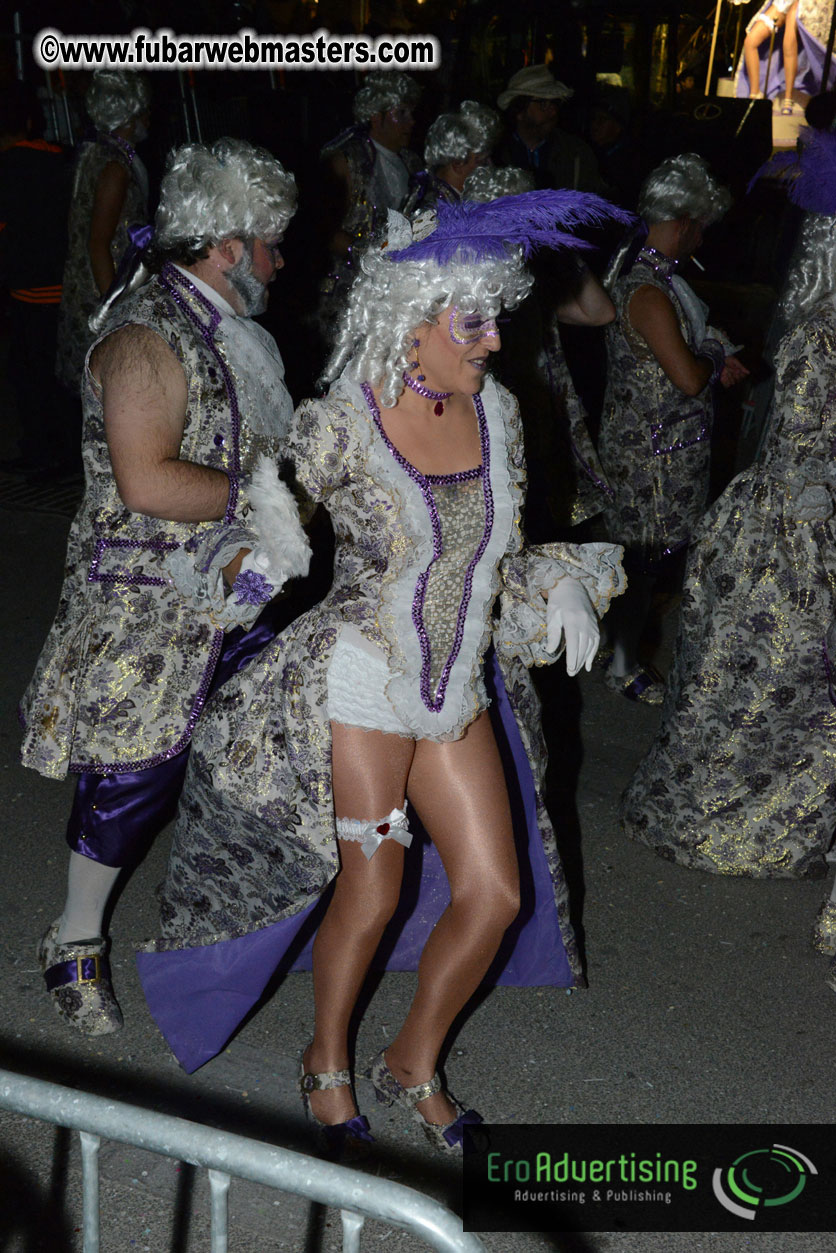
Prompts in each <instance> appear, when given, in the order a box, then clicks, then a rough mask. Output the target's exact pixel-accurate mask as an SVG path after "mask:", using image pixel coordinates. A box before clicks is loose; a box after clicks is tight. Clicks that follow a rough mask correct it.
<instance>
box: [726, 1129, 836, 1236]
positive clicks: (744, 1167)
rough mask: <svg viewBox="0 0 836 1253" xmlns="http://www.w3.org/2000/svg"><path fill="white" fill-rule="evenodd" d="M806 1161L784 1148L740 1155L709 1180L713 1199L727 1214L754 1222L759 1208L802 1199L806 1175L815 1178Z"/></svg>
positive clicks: (782, 1146)
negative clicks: (714, 1197)
mask: <svg viewBox="0 0 836 1253" xmlns="http://www.w3.org/2000/svg"><path fill="white" fill-rule="evenodd" d="M818 1173H819V1172H818V1171H817V1170H816V1168H815V1166H814V1165H813V1163H812V1162H811V1161H810V1159H809V1157H805V1155H804V1154H803V1153H801V1152H800V1151H799V1150H798V1149H791V1148H790V1147H789V1145H787V1144H773V1145H772V1146H771V1147H770V1148H768V1149H752V1150H751V1151H750V1152H748V1153H741V1154H740V1156H739V1157H736V1158H735V1160H734V1161H733V1162H732V1164H731V1166H728V1167H726V1169H725V1170H724V1169H723V1168H722V1167H721V1166H718V1167H717V1169H716V1170H715V1171H714V1175H713V1176H712V1185H713V1188H714V1195H715V1196H716V1198H717V1200H718V1201H719V1202H720V1204H721V1205H723V1206H725V1208H726V1209H727V1210H728V1211H729V1213H730V1214H737V1215H738V1217H739V1218H748V1219H750V1220H754V1218H755V1216H756V1215H757V1212H758V1209H759V1207H761V1206H770V1205H789V1203H790V1201H794V1200H795V1199H796V1198H797V1197H799V1196H801V1193H802V1192H803V1191H804V1185H805V1184H806V1182H807V1177H808V1175H817V1174H818Z"/></svg>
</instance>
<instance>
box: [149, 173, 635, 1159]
mask: <svg viewBox="0 0 836 1253" xmlns="http://www.w3.org/2000/svg"><path fill="white" fill-rule="evenodd" d="M603 212H609V206H607V205H606V204H605V203H604V202H601V201H599V200H598V199H597V198H596V197H586V196H578V195H576V194H575V193H570V192H531V193H528V194H525V195H521V196H516V197H508V198H506V199H505V200H499V201H495V202H493V203H492V204H484V205H483V204H460V205H441V206H439V209H438V217H437V218H436V216H435V214H428V215H419V217H418V218H417V219H416V220H415V221H414V222H412V223H409V222H408V221H407V220H406V219H405V218H403V217H401V216H400V215H399V214H395V213H393V214H390V218H389V228H388V240H387V242H386V244H385V245H384V246H383V247H380V246H378V247H373V248H371V249H370V250H369V252H368V253H367V254H366V256H365V258H364V260H363V263H362V269H361V273H360V276H359V277H358V279H357V280H356V282H355V285H354V287H353V289H352V292H351V295H350V297H349V302H348V307H347V309H346V311H345V313H344V315H343V319H342V322H341V325H340V327H339V328H338V340H337V348H336V350H335V355H334V357H333V359H332V362H331V363H330V368H329V376H330V378H331V380H332V381H331V386H330V390H329V392H328V394H327V396H326V397H325V398H324V399H322V400H311V401H305V402H304V403H303V404H302V405H301V406H300V407H299V409H298V410H297V412H296V415H295V419H294V423H293V427H292V431H291V441H290V442H291V455H292V457H293V460H294V462H295V465H296V472H297V477H298V480H299V483H300V485H301V486H302V488H303V489H304V491H305V492H306V493H307V495H308V496H309V497H310V498H311V499H312V500H314V501H317V502H321V503H323V504H324V505H325V507H326V508H327V509H328V511H329V513H330V515H331V519H332V522H333V525H334V530H335V532H336V557H335V566H334V582H333V585H332V587H331V590H330V592H329V593H328V595H327V596H326V598H325V599H324V600H323V601H322V603H321V604H320V605H318V606H317V607H316V608H315V609H313V610H311V611H310V612H309V613H307V614H305V615H303V617H301V618H300V619H298V621H297V622H296V623H294V624H293V626H292V627H291V628H290V629H289V630H287V631H285V632H283V633H282V634H281V635H280V636H279V637H277V639H276V641H275V643H273V644H271V645H269V646H268V647H267V649H266V650H265V651H264V652H263V653H262V654H261V655H260V656H259V658H258V659H257V660H256V661H254V662H253V663H252V664H251V665H250V666H249V667H248V668H247V669H245V670H244V671H242V673H241V674H240V675H239V676H238V677H237V679H233V680H231V681H230V682H229V683H228V684H227V685H226V686H225V687H224V689H223V692H222V693H219V694H218V696H217V697H216V698H215V699H214V700H213V701H212V702H211V703H210V705H209V706H207V709H206V711H205V713H204V716H203V719H202V722H201V730H200V732H199V735H198V737H197V739H196V740H195V743H194V746H193V754H192V763H191V767H190V775H189V779H188V782H187V785H186V792H185V794H184V799H183V803H182V805H181V810H180V815H179V818H178V823H177V829H176V834H175V843H174V848H173V852H172V860H171V863H170V868H169V873H168V877H167V880H166V883H165V884H164V887H163V893H162V910H163V938H162V939H160V940H158V941H157V942H156V943H155V944H154V945H152V946H150V950H149V951H148V952H145V953H143V954H141V955H140V959H139V961H140V970H141V973H142V976H143V981H144V984H145V989H146V995H147V997H148V1001H149V1004H150V1006H151V1010H152V1013H153V1014H154V1017H155V1019H156V1021H157V1022H158V1024H159V1025H160V1027H161V1029H162V1030H163V1032H164V1033H165V1034H166V1036H167V1038H168V1040H169V1043H170V1044H171V1046H172V1048H173V1049H174V1051H175V1053H176V1054H177V1056H178V1058H179V1059H180V1060H181V1062H182V1064H183V1065H184V1066H185V1067H186V1068H187V1069H194V1068H195V1067H197V1066H199V1065H200V1064H201V1063H202V1062H203V1061H206V1060H207V1059H208V1058H209V1057H211V1056H212V1055H214V1053H216V1052H217V1051H218V1050H219V1049H220V1048H221V1047H222V1046H223V1044H224V1043H225V1042H226V1039H227V1038H228V1036H229V1035H230V1034H231V1032H232V1031H233V1030H234V1028H235V1026H236V1025H237V1024H238V1022H239V1021H240V1020H241V1018H242V1017H243V1016H244V1014H245V1013H246V1012H247V1011H248V1009H249V1008H250V1007H251V1005H252V1004H253V1003H254V1002H255V1000H257V998H258V996H259V995H260V994H261V991H262V990H263V987H264V985H265V984H266V982H267V980H268V978H270V976H271V975H272V974H273V973H274V971H275V969H276V966H277V964H278V963H279V961H280V959H281V958H282V957H283V956H284V955H285V953H286V951H287V949H288V946H289V944H290V943H291V941H292V940H295V939H296V938H297V937H298V936H299V932H300V930H301V929H302V928H303V926H304V924H305V922H306V921H308V919H309V918H310V916H311V914H312V913H314V910H315V908H316V906H317V904H318V902H319V898H320V897H321V896H322V893H323V891H324V889H325V888H326V887H328V885H329V884H330V883H331V881H332V880H333V891H332V893H331V895H330V899H329V900H328V901H327V908H324V907H323V905H320V907H319V913H318V914H316V915H315V917H316V918H318V919H319V923H318V929H317V931H316V937H315V940H314V942H313V947H312V968H313V984H314V998H315V1011H316V1014H315V1017H316V1026H315V1033H314V1039H313V1041H312V1042H311V1044H310V1045H309V1046H308V1047H307V1049H306V1050H305V1052H304V1054H303V1056H302V1063H301V1089H302V1097H303V1101H304V1102H305V1106H306V1109H307V1110H308V1111H309V1113H310V1114H311V1115H312V1117H313V1119H314V1121H315V1122H316V1123H318V1124H320V1127H323V1126H324V1137H325V1138H326V1139H327V1140H328V1141H330V1142H331V1143H332V1144H333V1145H336V1146H337V1147H339V1145H340V1144H341V1143H345V1141H346V1140H349V1141H352V1140H358V1139H360V1140H362V1139H365V1138H368V1137H369V1134H370V1133H369V1131H368V1124H367V1123H366V1120H365V1118H363V1117H362V1116H361V1115H359V1114H358V1111H357V1107H356V1105H355V1101H354V1096H353V1091H352V1081H351V1071H350V1068H349V1061H350V1041H349V1020H350V1018H351V1014H352V1011H353V1010H354V1007H355V1004H356V1001H357V998H358V995H359V993H360V989H361V987H362V985H363V982H364V979H365V977H366V974H367V972H368V969H369V967H370V965H371V963H372V960H373V958H374V957H375V954H376V952H377V950H378V948H379V946H380V943H381V939H382V937H383V935H384V931H385V930H386V928H387V925H388V924H389V922H390V920H391V919H392V916H393V914H394V913H395V912H396V911H397V909H398V907H399V899H400V897H401V888H402V882H405V883H406V884H407V887H409V885H410V883H411V885H412V901H411V903H410V910H411V912H410V913H409V917H408V918H407V920H406V921H405V923H404V925H403V928H402V930H401V931H400V934H399V937H398V939H397V942H396V943H395V945H394V948H393V950H392V951H391V953H390V954H389V956H388V965H389V967H390V968H394V969H416V966H417V970H418V986H417V992H416V995H415V999H414V1001H413V1003H412V1006H411V1007H410V1010H409V1012H408V1014H407V1017H406V1020H405V1022H404V1024H403V1026H402V1027H401V1029H400V1031H399V1032H398V1034H397V1035H396V1036H395V1037H394V1039H392V1041H391V1043H389V1045H388V1047H387V1048H386V1050H385V1052H381V1053H379V1054H378V1055H377V1057H375V1058H374V1059H373V1061H372V1062H371V1064H370V1066H369V1070H368V1073H369V1075H370V1078H371V1079H372V1082H373V1083H374V1086H375V1088H376V1090H377V1093H378V1096H379V1097H380V1099H381V1100H384V1101H387V1102H393V1101H394V1102H396V1103H398V1104H400V1105H402V1106H404V1107H405V1109H407V1110H408V1111H409V1114H410V1117H412V1118H414V1119H416V1120H417V1121H418V1122H419V1123H420V1124H421V1126H422V1129H423V1130H424V1131H425V1133H426V1134H427V1136H428V1138H429V1139H430V1141H431V1142H432V1144H433V1145H434V1146H435V1147H436V1148H438V1149H439V1150H442V1151H445V1152H460V1151H461V1136H462V1125H463V1123H464V1122H465V1121H467V1120H470V1121H473V1120H474V1119H476V1118H478V1116H477V1115H475V1114H474V1113H473V1111H468V1113H466V1114H465V1113H464V1112H463V1111H462V1109H461V1107H460V1106H458V1104H457V1103H456V1102H454V1101H453V1099H452V1098H451V1097H450V1096H449V1094H448V1093H447V1092H446V1091H445V1090H444V1089H443V1088H442V1086H441V1084H440V1081H439V1080H438V1077H437V1075H436V1067H437V1063H438V1056H439V1052H440V1050H441V1047H442V1043H443V1041H444V1038H445V1036H446V1035H447V1033H448V1031H449V1029H450V1026H451V1024H452V1022H453V1020H454V1019H455V1017H456V1016H457V1014H459V1013H460V1011H461V1010H462V1009H463V1007H464V1006H465V1004H466V1003H467V1002H468V1000H469V999H470V997H471V996H472V995H473V993H474V992H475V991H476V989H477V988H478V987H479V985H480V983H482V981H483V979H484V978H485V976H486V975H487V974H488V972H489V971H490V972H491V976H492V977H493V978H494V979H495V980H496V979H499V980H501V981H504V982H510V983H517V984H546V985H549V984H550V985H557V986H569V985H572V984H575V983H577V982H579V981H580V979H581V973H580V967H579V963H578V957H577V951H576V947H575V943H574V939H573V936H572V932H571V928H570V925H569V921H568V909H567V898H566V888H565V882H564V879H563V874H562V870H561V865H560V859H559V856H558V853H557V849H556V846H555V841H554V834H553V831H552V828H551V826H550V824H549V820H548V816H547V814H546V812H545V809H544V807H543V803H542V798H541V792H540V784H541V781H542V774H543V769H544V766H545V753H544V746H543V743H542V736H541V732H540V727H539V713H538V707H537V701H536V697H535V695H534V693H533V689H532V687H531V684H530V681H529V678H528V673H527V669H526V667H527V666H530V665H532V664H544V663H548V662H550V661H552V660H554V658H555V656H556V655H558V652H559V645H560V640H561V634H562V636H563V638H564V640H565V648H566V660H567V667H568V669H569V672H570V673H572V674H574V673H576V672H577V671H578V670H579V669H580V667H581V666H582V665H586V666H587V668H588V666H589V665H590V664H591V661H592V658H593V656H594V654H595V650H596V648H597V644H598V628H597V619H596V611H597V613H598V614H599V615H600V614H602V613H603V612H604V611H605V609H606V607H607V605H608V603H609V600H610V598H611V597H612V596H613V595H615V594H617V593H618V592H620V591H621V589H622V586H623V575H622V574H621V570H620V550H619V549H618V547H617V546H613V545H610V544H591V545H585V546H581V547H579V546H573V545H564V544H548V545H543V546H540V547H537V548H526V547H525V545H524V542H523V538H522V535H521V532H520V521H519V519H520V506H521V503H522V497H523V483H524V459H523V449H522V441H521V432H520V422H519V414H518V410H517V405H516V402H515V400H514V398H513V396H511V395H510V393H508V392H507V391H506V390H505V389H504V388H502V387H500V386H499V385H498V384H496V383H495V382H494V381H493V380H492V379H491V378H490V375H489V374H488V365H489V361H490V357H491V354H492V353H493V352H494V351H496V349H498V348H499V333H498V329H497V323H496V317H497V315H498V313H499V311H500V309H501V307H502V305H503V304H506V305H509V306H510V305H514V304H516V303H518V302H519V301H520V300H522V299H523V297H524V296H525V295H526V294H527V292H528V290H529V288H530V285H531V279H530V277H529V275H528V274H527V273H526V271H525V268H524V265H523V254H524V252H525V253H528V252H529V251H530V250H531V249H532V248H533V247H535V246H537V245H538V244H542V245H546V246H551V247H555V246H572V244H573V243H574V241H573V238H572V236H570V235H567V234H565V233H562V232H561V231H560V230H559V229H558V227H559V226H561V225H563V224H565V223H570V224H571V223H574V222H577V221H579V220H584V219H585V220H590V219H594V218H596V217H598V216H600V215H601V214H602V213H603ZM489 706H491V708H490V709H489ZM503 759H504V761H503ZM504 764H507V765H508V766H509V767H510V768H509V769H508V771H507V773H508V777H509V779H510V780H511V781H512V794H511V796H510V797H509V787H508V786H507V784H506V770H505V768H504ZM517 780H518V782H517ZM407 801H408V802H409V806H410V809H409V811H408V810H407ZM513 810H519V815H520V817H521V818H522V821H521V822H518V823H516V825H515V822H514V817H513V815H512V811H513ZM416 820H419V821H420V824H421V828H422V830H423V831H425V832H426V833H427V834H428V836H429V837H430V839H431V841H432V844H431V846H427V847H423V846H422V845H423V844H424V841H423V840H419V839H418V838H413V837H414V836H417V832H418V825H417V821H416ZM410 824H411V825H412V827H413V830H410ZM405 864H406V873H404V866H405ZM419 879H420V886H419V887H417V892H416V884H417V880H419ZM521 883H522V891H521ZM521 899H522V901H523V906H522V909H521V907H520V902H521ZM312 923H313V920H312V921H311V925H312ZM301 942H302V941H301V937H300V938H299V944H300V945H301ZM498 953H499V957H497V954H498ZM293 956H296V954H295V953H294V954H292V955H289V956H288V959H287V960H288V964H289V963H290V960H291V959H292V957H293ZM303 962H304V958H303Z"/></svg>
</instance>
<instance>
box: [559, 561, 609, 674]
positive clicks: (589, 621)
mask: <svg viewBox="0 0 836 1253" xmlns="http://www.w3.org/2000/svg"><path fill="white" fill-rule="evenodd" d="M561 635H563V636H564V637H565V641H566V673H567V674H570V675H573V674H577V673H578V671H579V670H580V668H581V666H585V667H586V669H587V670H591V669H592V662H593V660H594V658H595V654H596V653H597V651H598V644H599V643H600V640H601V632H600V631H599V629H598V618H597V617H596V614H595V610H594V609H593V607H592V601H591V600H590V599H589V596H588V595H587V593H586V589H585V587H584V586H583V584H582V583H581V582H580V581H579V580H578V579H573V578H572V577H571V576H570V575H566V576H564V578H562V579H561V580H560V582H559V583H558V584H557V585H556V586H555V587H553V588H551V589H550V591H549V595H548V601H547V603H546V649H547V651H548V652H550V653H556V652H557V650H558V648H559V647H560V637H561Z"/></svg>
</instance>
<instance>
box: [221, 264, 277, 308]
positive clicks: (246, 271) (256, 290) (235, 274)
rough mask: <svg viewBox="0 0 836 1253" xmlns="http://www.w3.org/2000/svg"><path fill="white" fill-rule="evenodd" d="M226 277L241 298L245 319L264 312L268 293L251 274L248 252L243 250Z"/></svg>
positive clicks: (251, 265) (268, 297)
mask: <svg viewBox="0 0 836 1253" xmlns="http://www.w3.org/2000/svg"><path fill="white" fill-rule="evenodd" d="M226 277H227V280H228V281H229V282H230V283H231V284H232V286H233V287H234V288H235V290H236V292H237V293H238V295H239V296H240V298H241V304H242V305H243V314H244V316H245V317H247V318H253V317H255V316H256V314H259V313H263V312H264V310H265V309H266V308H267V302H268V300H269V299H270V293H269V292H268V290H267V288H266V287H265V285H264V283H260V282H259V281H258V279H257V278H256V277H255V275H254V274H253V258H252V253H251V252H250V251H248V250H246V249H245V250H244V252H243V253H242V254H241V258H240V260H239V261H236V263H235V265H234V266H233V267H232V269H231V270H227V272H226Z"/></svg>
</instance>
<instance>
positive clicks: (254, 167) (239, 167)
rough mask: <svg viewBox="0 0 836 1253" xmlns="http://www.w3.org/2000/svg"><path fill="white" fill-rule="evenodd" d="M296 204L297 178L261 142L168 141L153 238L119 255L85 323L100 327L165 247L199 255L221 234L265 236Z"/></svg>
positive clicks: (280, 226)
mask: <svg viewBox="0 0 836 1253" xmlns="http://www.w3.org/2000/svg"><path fill="white" fill-rule="evenodd" d="M295 209H296V180H295V179H294V177H293V175H292V174H289V173H288V172H287V171H286V170H285V168H284V166H283V165H282V164H281V162H280V161H277V160H276V158H275V157H274V156H273V155H272V154H271V153H269V152H268V151H267V149H266V148H256V147H255V146H254V145H253V144H248V143H246V142H245V141H244V140H243V139H219V140H217V141H216V142H215V143H214V144H212V146H211V148H210V147H207V146H206V145H205V144H184V145H183V146H182V147H181V148H174V149H172V151H171V152H170V153H169V156H168V165H167V169H166V173H165V175H164V177H163V180H162V183H161V185H160V203H159V205H158V207H157V213H156V217H155V219H154V223H155V226H154V241H153V244H152V246H151V248H150V249H148V250H147V252H140V253H137V254H136V255H134V256H133V257H130V255H129V256H127V257H126V258H125V259H124V262H123V265H122V266H120V272H119V274H118V275H117V278H116V282H115V283H114V284H113V286H112V287H111V288H110V290H109V292H108V293H107V295H106V296H105V298H104V300H102V301H101V303H100V304H99V305H98V306H97V308H96V309H95V310H94V311H93V313H92V314H91V315H90V318H89V320H88V321H89V326H90V329H91V330H92V331H93V332H94V334H98V333H99V332H100V331H101V329H102V327H103V326H104V325H105V323H106V322H107V320H108V318H109V316H110V313H111V310H112V309H113V306H114V305H115V304H116V303H117V302H118V301H120V300H122V299H124V298H125V297H126V296H130V295H132V294H133V293H134V292H135V291H137V290H138V289H139V288H140V287H142V286H143V285H144V284H145V283H147V282H148V279H149V278H150V277H151V270H152V269H156V268H158V267H159V265H160V264H161V262H162V260H163V259H165V258H166V254H168V257H171V256H172V255H174V256H175V258H176V257H177V253H178V252H185V253H187V254H194V255H195V257H198V256H200V255H201V254H202V252H203V249H204V248H206V246H207V245H210V244H217V243H219V242H220V240H222V239H246V240H250V239H256V238H258V239H263V240H266V241H270V240H272V239H273V238H275V237H276V236H281V235H282V234H283V232H284V230H285V227H286V226H287V224H288V222H289V221H290V219H291V218H292V217H293V214H294V211H295ZM149 253H150V254H155V257H156V260H155V261H152V260H151V259H150V257H149ZM179 259H181V260H182V259H184V258H179Z"/></svg>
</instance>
